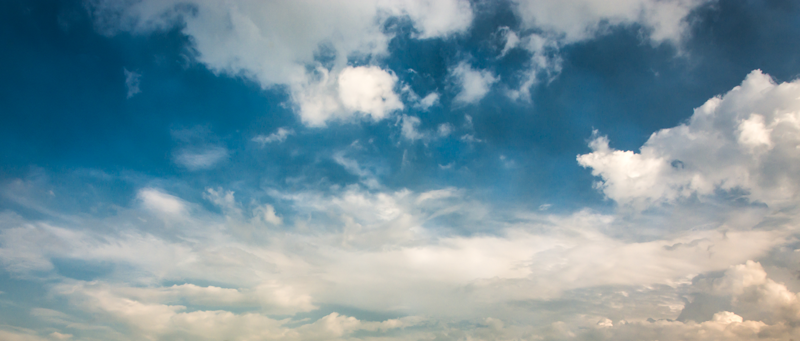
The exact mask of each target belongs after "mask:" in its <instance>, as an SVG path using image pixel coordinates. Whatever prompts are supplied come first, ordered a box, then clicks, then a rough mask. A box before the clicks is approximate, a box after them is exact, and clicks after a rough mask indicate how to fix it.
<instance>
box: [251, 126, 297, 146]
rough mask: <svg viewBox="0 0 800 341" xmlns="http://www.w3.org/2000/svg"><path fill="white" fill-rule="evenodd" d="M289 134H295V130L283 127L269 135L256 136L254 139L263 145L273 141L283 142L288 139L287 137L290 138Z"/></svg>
mask: <svg viewBox="0 0 800 341" xmlns="http://www.w3.org/2000/svg"><path fill="white" fill-rule="evenodd" d="M289 135H294V130H292V129H286V128H283V127H281V128H278V130H277V131H275V132H274V133H272V134H269V135H268V136H264V135H258V136H256V137H254V138H253V141H255V142H258V143H261V144H262V145H263V144H267V143H273V142H277V143H283V141H286V138H288V137H289Z"/></svg>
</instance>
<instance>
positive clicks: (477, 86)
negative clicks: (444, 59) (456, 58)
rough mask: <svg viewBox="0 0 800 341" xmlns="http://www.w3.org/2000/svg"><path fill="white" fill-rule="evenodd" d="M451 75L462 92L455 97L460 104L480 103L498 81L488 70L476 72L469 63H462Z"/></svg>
mask: <svg viewBox="0 0 800 341" xmlns="http://www.w3.org/2000/svg"><path fill="white" fill-rule="evenodd" d="M450 75H451V76H452V77H453V79H454V80H455V82H456V85H457V86H458V87H459V89H460V92H459V93H458V95H456V97H455V101H456V102H458V103H465V104H471V103H476V102H478V101H480V100H481V99H482V98H483V97H484V96H486V94H487V93H489V90H490V89H491V87H492V84H494V83H495V82H497V81H498V78H496V77H495V76H494V75H493V74H492V73H491V72H489V71H487V70H475V69H473V68H472V67H471V66H470V65H469V64H468V63H466V62H461V63H459V64H458V65H457V66H456V67H455V68H453V69H452V70H451V71H450Z"/></svg>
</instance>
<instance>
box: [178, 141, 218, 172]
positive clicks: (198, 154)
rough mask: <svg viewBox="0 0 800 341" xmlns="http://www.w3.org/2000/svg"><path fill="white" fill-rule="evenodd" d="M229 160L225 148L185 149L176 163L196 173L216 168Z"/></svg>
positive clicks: (181, 151)
mask: <svg viewBox="0 0 800 341" xmlns="http://www.w3.org/2000/svg"><path fill="white" fill-rule="evenodd" d="M227 158H228V150H227V149H226V148H224V147H219V146H213V147H204V148H184V149H182V150H180V151H179V152H178V154H177V155H176V156H175V163H177V164H179V165H181V166H183V167H186V168H187V169H189V170H192V171H195V170H202V169H210V168H214V166H216V165H217V164H218V163H220V162H222V161H224V160H225V159H227Z"/></svg>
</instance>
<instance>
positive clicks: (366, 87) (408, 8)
mask: <svg viewBox="0 0 800 341" xmlns="http://www.w3.org/2000/svg"><path fill="white" fill-rule="evenodd" d="M90 4H91V5H90V6H89V7H90V9H91V10H92V12H93V14H94V18H95V24H96V27H97V28H98V29H99V30H100V31H102V32H105V33H108V34H113V33H114V32H117V31H120V30H124V31H131V32H135V33H149V32H152V31H154V30H164V29H168V28H171V27H173V26H176V25H180V26H181V27H182V31H183V33H184V34H186V35H187V36H189V37H191V41H192V44H193V45H192V47H193V48H194V49H195V51H196V52H197V53H196V59H197V60H198V61H199V62H201V63H203V64H204V65H206V66H207V67H208V68H209V69H210V70H212V71H214V72H216V73H219V74H227V75H231V76H244V77H248V78H252V79H254V80H256V81H257V82H259V83H260V84H261V85H262V86H263V87H264V88H270V87H274V86H287V87H288V89H289V91H290V93H291V96H292V99H293V101H294V102H295V104H296V105H297V107H298V109H299V114H300V117H301V119H302V120H303V122H305V123H306V124H308V125H312V126H322V125H324V124H325V122H326V121H328V120H332V119H348V118H350V117H352V115H353V114H354V113H356V112H358V111H360V112H362V113H364V114H366V115H369V116H370V117H371V118H372V119H375V120H380V119H383V118H384V117H385V116H386V115H387V114H388V113H390V112H391V111H392V110H396V109H400V108H402V107H403V106H402V103H401V102H399V99H398V97H397V96H396V94H394V92H393V91H392V87H393V85H394V83H395V82H396V78H395V77H394V76H392V75H390V74H389V73H387V72H386V71H384V70H381V69H379V68H377V67H357V68H352V67H348V66H347V60H348V58H349V57H354V56H355V57H370V56H373V57H375V56H380V55H383V54H385V53H386V49H387V43H388V41H389V39H390V38H391V36H390V35H387V33H384V32H383V31H382V27H383V24H384V23H385V22H386V19H388V18H389V17H391V16H404V17H408V18H410V19H411V21H412V23H413V25H414V27H415V28H416V29H417V30H418V31H419V32H420V34H419V36H418V38H421V39H422V38H435V37H443V36H449V35H452V34H455V33H457V32H460V31H463V30H465V29H466V28H468V27H469V25H470V24H471V22H472V9H471V7H470V4H469V2H468V1H465V0H445V1H430V0H404V1H385V0H360V1H349V0H337V1H323V2H319V1H290V2H263V1H254V0H237V1H227V2H222V3H220V2H218V1H212V0H190V1H183V0H167V1H161V0H158V1H156V0H144V1H136V2H125V1H112V0H94V1H90ZM322 55H324V56H326V57H325V58H322V59H320V58H319V56H322ZM326 58H327V59H330V60H323V59H326ZM308 66H311V68H310V69H309V68H308Z"/></svg>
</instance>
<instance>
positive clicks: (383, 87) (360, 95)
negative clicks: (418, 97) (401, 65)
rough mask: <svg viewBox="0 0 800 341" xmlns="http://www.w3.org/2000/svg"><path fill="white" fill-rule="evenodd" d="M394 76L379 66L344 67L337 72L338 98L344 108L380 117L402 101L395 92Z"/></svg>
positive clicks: (397, 107)
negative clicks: (339, 72)
mask: <svg viewBox="0 0 800 341" xmlns="http://www.w3.org/2000/svg"><path fill="white" fill-rule="evenodd" d="M395 83H397V76H395V75H393V74H390V73H388V72H386V71H384V70H382V69H381V68H379V67H376V66H369V67H364V66H360V67H347V68H345V69H344V70H342V72H341V74H339V98H340V99H341V100H342V104H343V105H344V107H345V109H348V110H351V111H357V112H362V113H365V114H368V115H369V116H371V117H372V119H373V120H376V121H379V120H381V119H383V118H385V117H386V115H387V114H388V113H390V112H392V111H394V110H400V109H403V103H402V102H400V98H399V97H398V96H397V94H396V93H395V92H394V86H395Z"/></svg>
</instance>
